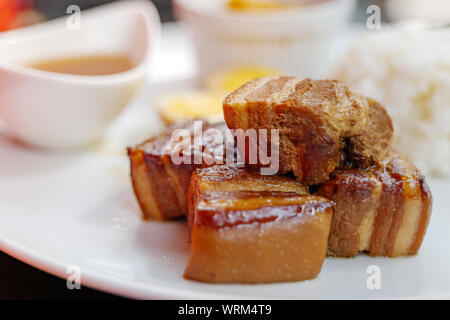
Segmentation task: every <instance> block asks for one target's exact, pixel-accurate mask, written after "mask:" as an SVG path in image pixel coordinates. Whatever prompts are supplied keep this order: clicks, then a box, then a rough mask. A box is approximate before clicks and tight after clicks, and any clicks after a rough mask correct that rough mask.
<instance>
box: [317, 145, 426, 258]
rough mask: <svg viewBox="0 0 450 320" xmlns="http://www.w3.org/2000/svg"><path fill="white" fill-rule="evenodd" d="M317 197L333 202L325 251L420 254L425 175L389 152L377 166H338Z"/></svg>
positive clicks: (345, 254) (422, 236) (423, 217)
mask: <svg viewBox="0 0 450 320" xmlns="http://www.w3.org/2000/svg"><path fill="white" fill-rule="evenodd" d="M316 194H318V195H321V196H324V197H327V198H329V199H331V200H333V201H334V202H335V210H334V215H333V219H332V222H331V231H330V236H329V240H328V254H329V255H332V256H354V255H357V254H358V253H359V252H362V251H365V252H367V253H368V254H369V255H372V256H389V257H398V256H406V255H414V254H416V253H417V252H418V250H419V248H420V246H421V244H422V241H423V238H424V235H425V232H426V229H427V225H428V222H429V219H430V216H431V209H432V196H431V192H430V189H429V187H428V185H427V184H426V182H425V181H424V177H423V176H422V175H421V174H420V172H419V171H418V170H417V169H416V168H415V167H414V166H412V165H411V164H410V163H409V162H407V161H406V160H404V159H402V158H400V157H398V156H397V155H395V154H393V153H391V154H390V155H389V156H388V158H386V160H385V161H384V164H383V166H382V167H381V168H375V169H371V170H369V171H363V170H358V169H351V168H342V169H338V170H336V171H335V172H334V173H333V175H332V177H331V179H330V181H328V182H327V183H325V184H323V185H322V186H320V187H319V189H318V192H317V193H316Z"/></svg>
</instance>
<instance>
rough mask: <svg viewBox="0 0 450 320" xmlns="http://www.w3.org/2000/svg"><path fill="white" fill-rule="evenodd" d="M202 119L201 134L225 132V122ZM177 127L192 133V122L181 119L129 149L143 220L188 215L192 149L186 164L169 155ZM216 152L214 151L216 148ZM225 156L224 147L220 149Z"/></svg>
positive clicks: (193, 166) (134, 184) (134, 186)
mask: <svg viewBox="0 0 450 320" xmlns="http://www.w3.org/2000/svg"><path fill="white" fill-rule="evenodd" d="M195 121H200V122H201V128H202V131H203V133H204V132H205V131H206V130H207V129H209V128H214V129H219V130H221V131H223V132H224V131H225V129H226V125H225V123H219V124H214V125H210V124H208V123H207V122H206V121H203V120H195ZM176 129H186V130H188V131H189V132H190V133H191V138H192V139H193V136H194V121H184V122H181V123H178V124H176V125H174V126H171V127H169V128H168V129H167V130H166V131H165V132H163V133H162V134H160V135H158V136H157V137H155V138H152V139H149V140H147V141H145V142H144V143H142V144H141V145H139V146H137V147H135V148H128V156H129V159H130V169H131V181H132V184H133V189H134V192H135V195H136V198H137V200H138V202H139V205H140V207H141V210H142V216H143V218H144V219H149V218H153V219H157V220H165V219H172V218H178V217H181V216H183V215H186V214H187V198H186V195H187V191H188V188H189V183H190V180H191V175H192V172H193V170H194V168H195V167H197V166H206V165H207V164H206V163H203V162H202V163H201V164H198V165H195V164H193V163H194V161H193V160H194V159H193V155H194V151H193V150H191V151H190V152H191V153H190V157H191V161H189V163H184V162H183V163H181V164H175V163H173V162H172V158H171V152H172V150H171V135H172V132H173V131H174V130H176ZM216 151H217V150H216ZM223 155H224V156H225V155H226V153H225V150H223Z"/></svg>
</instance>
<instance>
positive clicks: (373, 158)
mask: <svg viewBox="0 0 450 320" xmlns="http://www.w3.org/2000/svg"><path fill="white" fill-rule="evenodd" d="M223 110H224V115H225V121H226V123H227V125H228V127H229V128H230V129H243V130H247V129H255V130H259V129H278V130H279V134H280V139H279V164H280V165H279V173H281V174H284V173H286V172H289V171H293V172H294V175H295V176H296V177H297V180H298V181H300V182H302V183H303V184H305V185H312V184H317V183H322V182H325V181H327V180H328V177H329V175H330V173H332V172H333V171H334V170H335V169H336V168H337V167H338V166H340V165H341V164H342V163H343V162H344V160H346V161H355V162H356V163H357V164H358V165H359V166H360V167H368V166H371V165H373V164H380V163H381V162H382V161H383V159H384V157H385V156H386V154H387V150H388V149H389V147H390V145H391V140H392V134H393V129H392V123H391V119H390V118H389V116H388V114H387V113H386V111H385V110H384V108H383V107H382V106H381V105H380V104H378V103H377V102H376V101H374V100H372V99H366V98H364V97H363V96H361V95H359V94H356V93H353V92H351V91H350V90H349V89H348V88H347V87H345V86H344V85H343V84H342V83H340V82H338V81H333V80H318V81H313V80H311V79H305V80H300V79H297V78H295V77H284V76H281V77H267V78H261V79H256V80H253V81H250V82H249V83H247V84H245V85H244V86H242V87H241V88H239V89H237V90H236V91H234V92H232V93H231V94H230V95H228V96H227V97H226V98H225V100H224V103H223ZM268 140H269V141H268V143H270V135H269V134H268ZM238 147H240V148H241V146H238ZM248 148H249V145H248V144H246V145H245V146H244V148H243V149H242V148H241V149H240V152H241V153H244V152H245V153H246V154H248ZM346 151H348V152H346ZM347 154H348V155H349V156H348V157H347ZM256 165H261V163H260V162H259V163H257V164H256Z"/></svg>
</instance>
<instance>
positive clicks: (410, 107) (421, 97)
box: [331, 29, 450, 177]
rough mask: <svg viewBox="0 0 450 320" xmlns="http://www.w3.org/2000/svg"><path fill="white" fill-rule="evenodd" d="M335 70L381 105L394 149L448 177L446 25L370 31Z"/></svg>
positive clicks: (449, 37)
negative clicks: (390, 127) (391, 131)
mask: <svg viewBox="0 0 450 320" xmlns="http://www.w3.org/2000/svg"><path fill="white" fill-rule="evenodd" d="M333 70H334V71H333V72H332V74H331V77H332V78H336V79H339V80H341V81H343V82H344V83H346V84H347V85H348V86H349V87H350V88H351V89H352V90H354V91H356V92H359V93H362V94H364V95H366V96H369V97H373V98H375V99H377V100H378V101H380V102H381V103H382V104H384V106H385V107H386V108H387V110H388V112H389V114H390V115H391V117H392V120H393V124H394V131H395V137H394V148H395V149H396V150H397V151H399V152H400V153H401V154H403V155H404V156H406V157H407V158H408V159H409V160H410V161H412V162H413V163H414V164H415V165H416V166H417V167H419V168H420V169H421V170H422V172H423V173H425V174H433V175H437V176H446V177H450V29H440V30H433V31H430V30H428V31H423V30H421V31H417V30H415V31H405V30H398V29H387V30H385V31H381V32H368V33H366V34H364V35H363V36H361V37H359V38H357V39H356V40H355V41H354V42H353V44H352V45H351V47H350V49H349V50H348V52H347V53H346V54H345V55H344V56H343V57H342V59H340V61H338V63H337V65H336V67H335V68H334V69H333Z"/></svg>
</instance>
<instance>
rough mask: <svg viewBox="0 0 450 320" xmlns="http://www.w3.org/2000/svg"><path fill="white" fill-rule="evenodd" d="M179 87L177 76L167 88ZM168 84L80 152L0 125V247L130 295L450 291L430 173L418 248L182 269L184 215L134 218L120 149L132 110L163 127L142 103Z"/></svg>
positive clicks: (448, 219)
mask: <svg viewBox="0 0 450 320" xmlns="http://www.w3.org/2000/svg"><path fill="white" fill-rule="evenodd" d="M186 87H187V83H183V82H180V83H178V84H176V85H174V86H172V90H179V89H180V88H186ZM169 89H170V85H169V84H165V85H153V86H152V87H150V88H148V90H146V91H145V92H144V93H143V94H142V95H141V96H140V97H139V98H138V100H137V101H135V103H136V104H135V105H134V106H132V107H131V108H130V110H129V113H127V115H126V116H125V115H124V117H125V118H123V119H121V121H119V122H118V123H117V124H116V126H117V127H115V128H113V129H114V130H112V132H114V134H112V133H111V134H110V137H109V139H110V141H108V142H109V143H108V145H107V146H103V147H102V148H99V149H96V150H91V151H90V152H86V153H84V154H73V153H71V154H63V153H58V154H52V153H39V152H36V151H31V150H28V149H26V148H23V147H22V146H20V145H17V144H16V143H14V142H12V141H11V140H10V139H8V138H6V137H5V136H3V135H0V155H1V157H2V162H1V163H2V165H1V166H0V176H1V177H2V178H1V179H0V195H1V196H0V249H1V250H3V251H5V252H6V253H8V254H10V255H12V256H13V257H15V258H17V259H20V260H22V261H24V262H26V263H28V264H31V265H33V266H35V267H37V268H39V269H42V270H44V271H47V272H49V273H52V274H54V275H57V276H59V277H63V278H65V277H67V274H66V270H67V267H68V266H70V265H76V266H79V267H80V268H81V285H82V286H88V287H92V288H96V289H99V290H103V291H107V292H111V293H115V294H119V295H122V296H126V297H131V298H184V299H215V298H221V299H240V298H242V299H350V298H352V299H417V298H421V299H422V298H423V299H432V298H447V299H449V298H450V273H449V272H448V271H449V270H450V246H449V243H450V233H449V232H448V226H449V225H450V215H449V213H450V198H449V197H448V190H450V180H439V179H428V180H427V181H428V183H429V184H430V186H431V190H432V193H433V198H434V205H433V206H434V209H433V214H432V217H431V222H430V225H429V230H428V233H427V235H426V237H425V240H424V243H423V245H422V248H421V250H420V253H419V255H418V256H414V257H407V258H396V259H389V258H371V257H368V256H364V255H361V256H358V257H356V258H353V259H331V258H330V259H326V260H325V263H324V266H323V269H322V272H321V273H320V275H319V277H318V278H317V279H314V280H310V281H304V282H292V283H275V284H266V285H240V284H227V285H222V284H206V283H199V282H194V281H189V280H185V279H183V278H182V274H183V270H184V267H185V265H186V262H187V258H188V250H189V244H188V241H187V229H186V226H185V223H184V222H182V221H179V222H166V223H161V222H155V221H150V222H144V221H141V220H140V211H139V207H138V205H137V203H136V201H135V198H134V195H133V191H132V188H131V185H130V180H129V177H128V170H129V169H128V160H127V157H126V155H125V152H122V153H119V154H118V153H117V150H123V147H122V146H123V143H124V142H123V141H125V140H126V141H130V140H127V139H128V138H125V137H121V136H120V133H122V134H124V135H127V134H130V133H131V132H130V130H131V129H130V125H132V128H133V130H137V128H136V124H137V122H138V119H139V121H141V123H140V125H139V126H140V127H141V129H142V128H144V127H145V128H148V132H146V133H145V135H149V134H151V133H152V132H153V133H154V132H156V131H157V130H158V129H159V128H161V122H160V120H159V119H157V118H156V117H155V113H154V112H152V110H151V109H149V108H147V104H148V101H149V99H150V97H152V96H154V95H155V93H159V92H161V91H164V90H169ZM144 118H145V120H144ZM145 121H146V122H145ZM139 130H140V129H139ZM127 132H128V133H127ZM121 139H125V140H121ZM111 146H114V148H113V149H111V148H112V147H111ZM371 265H376V266H378V267H379V268H380V271H381V289H380V290H369V289H368V288H367V279H368V277H369V276H370V274H368V273H367V268H368V267H369V266H371Z"/></svg>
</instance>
